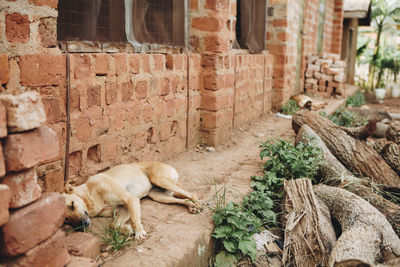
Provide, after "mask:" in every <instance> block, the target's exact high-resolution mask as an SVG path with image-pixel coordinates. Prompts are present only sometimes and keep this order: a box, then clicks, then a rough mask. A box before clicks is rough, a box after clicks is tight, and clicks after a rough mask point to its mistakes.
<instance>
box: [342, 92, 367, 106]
mask: <svg viewBox="0 0 400 267" xmlns="http://www.w3.org/2000/svg"><path fill="white" fill-rule="evenodd" d="M362 105H365V96H364V94H363V93H362V92H361V91H360V90H358V91H357V92H356V93H355V94H354V95H353V96H351V97H348V98H347V99H346V107H361V106H362Z"/></svg>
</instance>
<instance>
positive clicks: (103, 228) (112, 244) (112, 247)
mask: <svg viewBox="0 0 400 267" xmlns="http://www.w3.org/2000/svg"><path fill="white" fill-rule="evenodd" d="M115 220H116V207H115V208H114V211H113V217H112V218H107V219H105V221H104V223H103V224H101V225H98V226H96V227H95V228H94V229H91V230H88V231H89V232H90V233H91V234H93V235H95V236H97V237H99V238H100V239H101V241H102V243H104V244H105V245H106V247H107V250H108V251H111V252H116V251H119V250H121V249H123V248H126V247H128V246H130V245H132V244H133V243H134V242H135V239H134V238H133V236H132V235H131V234H130V233H129V232H127V231H126V228H125V227H123V226H122V225H116V224H115Z"/></svg>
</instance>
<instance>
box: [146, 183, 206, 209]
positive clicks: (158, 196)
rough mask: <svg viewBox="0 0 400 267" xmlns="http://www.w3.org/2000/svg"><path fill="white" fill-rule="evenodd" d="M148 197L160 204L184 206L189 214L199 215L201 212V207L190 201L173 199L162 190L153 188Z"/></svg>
mask: <svg viewBox="0 0 400 267" xmlns="http://www.w3.org/2000/svg"><path fill="white" fill-rule="evenodd" d="M148 196H149V197H150V198H151V199H153V200H154V201H157V202H160V203H166V204H181V205H185V206H187V207H188V209H189V212H190V213H199V212H200V211H201V210H202V208H201V206H200V205H199V204H197V203H195V202H193V201H192V200H190V199H182V198H177V197H174V196H172V195H171V194H170V193H169V192H165V191H163V190H162V189H158V188H153V189H152V190H151V191H150V193H149V195H148Z"/></svg>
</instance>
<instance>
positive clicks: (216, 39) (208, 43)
mask: <svg viewBox="0 0 400 267" xmlns="http://www.w3.org/2000/svg"><path fill="white" fill-rule="evenodd" d="M228 43H229V40H228V39H227V38H222V37H221V36H220V35H210V36H206V37H204V46H205V50H206V51H210V52H215V53H222V52H227V51H228Z"/></svg>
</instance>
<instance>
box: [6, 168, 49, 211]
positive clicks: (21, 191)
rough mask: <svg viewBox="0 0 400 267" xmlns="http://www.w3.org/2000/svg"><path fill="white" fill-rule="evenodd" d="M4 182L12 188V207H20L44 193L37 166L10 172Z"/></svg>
mask: <svg viewBox="0 0 400 267" xmlns="http://www.w3.org/2000/svg"><path fill="white" fill-rule="evenodd" d="M2 183H4V184H6V185H8V187H9V188H10V190H11V200H10V208H20V207H22V206H25V205H27V204H29V203H32V202H33V201H35V200H37V199H38V198H39V197H40V196H41V194H42V190H41V188H40V186H39V184H38V181H37V174H36V171H35V168H31V169H28V170H24V171H21V172H12V173H9V174H8V175H7V176H6V177H5V178H4V179H3V181H2Z"/></svg>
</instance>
